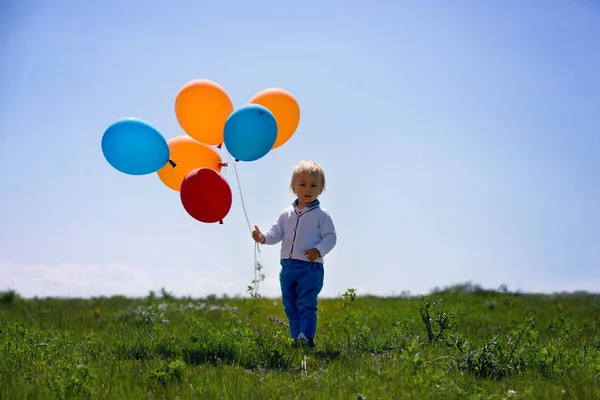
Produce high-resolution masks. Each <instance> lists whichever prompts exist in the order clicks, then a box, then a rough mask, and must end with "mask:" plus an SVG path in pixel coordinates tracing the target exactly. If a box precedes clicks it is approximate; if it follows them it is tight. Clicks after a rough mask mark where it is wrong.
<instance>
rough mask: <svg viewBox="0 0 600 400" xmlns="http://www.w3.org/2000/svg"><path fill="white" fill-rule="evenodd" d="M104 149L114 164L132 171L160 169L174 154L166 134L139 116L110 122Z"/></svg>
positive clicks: (131, 172) (119, 168)
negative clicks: (171, 152)
mask: <svg viewBox="0 0 600 400" xmlns="http://www.w3.org/2000/svg"><path fill="white" fill-rule="evenodd" d="M102 153H103V154H104V157H105V158H106V161H108V163H109V164H110V165H112V166H113V168H115V169H116V170H118V171H121V172H123V173H125V174H129V175H146V174H151V173H153V172H156V171H158V170H159V169H161V168H162V167H164V166H165V164H166V163H167V162H168V161H169V156H170V150H169V145H168V144H167V141H166V140H165V138H164V137H163V135H162V134H161V133H160V132H159V131H158V130H157V129H156V128H155V127H153V126H152V125H150V124H148V123H147V122H145V121H142V120H140V119H137V118H125V119H121V120H119V121H117V122H115V123H113V124H112V125H110V126H109V127H108V129H106V131H105V132H104V135H102Z"/></svg>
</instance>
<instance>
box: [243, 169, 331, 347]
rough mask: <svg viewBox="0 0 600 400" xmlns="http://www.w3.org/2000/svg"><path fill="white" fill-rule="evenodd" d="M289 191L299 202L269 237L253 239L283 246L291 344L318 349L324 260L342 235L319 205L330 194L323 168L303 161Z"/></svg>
mask: <svg viewBox="0 0 600 400" xmlns="http://www.w3.org/2000/svg"><path fill="white" fill-rule="evenodd" d="M290 188H291V189H292V192H293V193H294V194H295V195H296V196H297V198H296V200H294V202H293V203H292V205H291V206H289V207H287V208H286V209H285V210H283V212H282V213H281V214H280V215H279V218H278V219H277V221H276V222H275V223H274V224H273V226H272V227H271V229H269V230H268V231H267V232H264V233H263V232H261V231H260V230H259V229H258V227H257V226H255V227H254V232H252V237H253V239H254V240H255V241H257V242H258V243H262V244H267V245H273V244H277V243H279V242H281V272H280V273H279V281H280V284H281V292H282V300H283V307H284V310H285V314H286V315H287V317H288V320H289V325H290V334H291V336H292V339H295V340H298V341H299V342H301V343H303V344H308V345H309V346H311V347H314V346H315V344H314V337H315V331H316V328H317V296H318V294H319V293H320V292H321V289H322V288H323V277H324V270H323V257H325V255H326V254H327V253H329V252H330V251H331V250H332V249H333V248H334V246H335V244H336V241H337V235H336V232H335V227H334V225H333V221H332V219H331V217H330V216H329V213H328V212H327V211H325V210H324V209H322V208H321V206H320V203H319V200H318V197H319V195H320V194H321V193H322V192H323V189H325V174H324V172H323V168H322V167H321V166H320V165H319V164H317V163H316V162H314V161H302V162H301V163H300V164H298V165H297V166H296V167H295V168H294V171H293V173H292V179H291V181H290Z"/></svg>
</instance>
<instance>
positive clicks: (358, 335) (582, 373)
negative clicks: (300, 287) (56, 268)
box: [0, 284, 600, 399]
mask: <svg viewBox="0 0 600 400" xmlns="http://www.w3.org/2000/svg"><path fill="white" fill-rule="evenodd" d="M438 299H441V301H438ZM315 339H316V343H317V349H316V350H314V351H312V350H310V349H304V348H298V347H296V346H294V345H293V344H292V343H291V341H290V339H289V338H288V330H287V323H286V319H285V315H284V313H283V309H282V306H281V302H280V300H279V299H267V298H216V297H215V296H209V297H208V298H202V299H194V298H174V297H173V296H171V295H170V294H169V293H167V292H165V291H163V292H162V293H161V294H158V295H155V294H154V293H150V294H149V296H148V297H146V298H141V299H129V298H125V297H111V298H93V299H88V300H79V299H53V298H50V299H22V298H20V297H19V296H18V294H16V293H14V292H11V291H9V292H4V293H0V398H2V399H28V398H30V399H52V398H99V399H143V398H152V399H158V398H160V399H163V398H164V399H177V398H180V399H221V398H225V399H361V398H362V399H364V398H366V399H399V398H414V399H430V398H431V399H453V398H460V399H465V398H466V399H510V398H527V399H536V398H539V399H594V398H600V296H598V295H592V294H587V293H571V294H555V295H520V294H515V293H510V292H508V291H507V290H506V289H504V290H498V291H488V290H483V289H481V288H479V287H477V286H472V285H469V284H467V285H460V286H455V287H451V288H447V289H444V290H437V291H434V292H433V293H431V294H430V295H429V296H427V298H421V297H408V296H403V297H394V298H381V297H362V296H360V295H357V293H356V292H354V291H353V290H348V291H347V292H346V293H345V294H344V295H343V296H341V297H340V298H337V299H321V300H320V302H319V322H318V328H317V335H316V338H315Z"/></svg>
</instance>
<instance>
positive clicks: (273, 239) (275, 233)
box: [263, 214, 283, 244]
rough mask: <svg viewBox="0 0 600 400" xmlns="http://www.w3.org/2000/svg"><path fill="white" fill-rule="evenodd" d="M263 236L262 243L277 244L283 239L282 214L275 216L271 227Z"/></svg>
mask: <svg viewBox="0 0 600 400" xmlns="http://www.w3.org/2000/svg"><path fill="white" fill-rule="evenodd" d="M263 237H264V238H265V241H264V243H263V244H277V243H279V242H281V241H282V240H283V214H281V215H280V216H279V218H277V221H275V223H274V224H273V226H271V229H269V230H268V231H267V232H264V233H263Z"/></svg>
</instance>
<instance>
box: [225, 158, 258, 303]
mask: <svg viewBox="0 0 600 400" xmlns="http://www.w3.org/2000/svg"><path fill="white" fill-rule="evenodd" d="M227 157H229V159H230V160H231V156H230V155H229V153H227ZM232 164H233V170H234V171H235V179H236V180H237V184H238V190H239V192H240V199H241V200H242V209H243V210H244V216H245V217H246V223H247V224H248V231H249V232H250V235H252V226H251V225H250V219H249V218H248V212H247V211H246V205H245V204H244V195H243V194H242V184H241V183H240V177H239V175H238V172H237V167H236V166H235V164H236V163H235V162H233V163H232ZM256 253H260V246H259V244H258V242H254V284H255V285H256V291H257V292H258V285H259V283H260V281H261V272H260V270H259V268H258V256H257V255H256ZM257 294H258V293H257Z"/></svg>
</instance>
